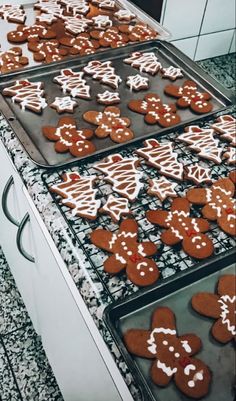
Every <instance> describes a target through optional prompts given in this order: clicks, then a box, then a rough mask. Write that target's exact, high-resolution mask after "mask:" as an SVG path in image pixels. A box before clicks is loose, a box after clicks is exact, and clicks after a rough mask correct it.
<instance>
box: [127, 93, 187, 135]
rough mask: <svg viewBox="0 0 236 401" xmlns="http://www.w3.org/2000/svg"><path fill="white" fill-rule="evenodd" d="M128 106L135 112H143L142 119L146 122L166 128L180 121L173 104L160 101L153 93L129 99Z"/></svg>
mask: <svg viewBox="0 0 236 401" xmlns="http://www.w3.org/2000/svg"><path fill="white" fill-rule="evenodd" d="M128 107H129V109H130V110H132V111H135V112H136V113H140V114H145V117H144V120H145V121H146V123H148V124H159V125H160V126H161V127H164V128H166V127H171V126H173V125H176V124H179V123H180V121H181V119H180V116H179V115H178V114H177V113H176V107H175V105H174V104H170V105H169V104H164V103H162V101H161V98H160V97H159V96H158V95H156V94H155V93H148V94H147V95H145V97H144V99H135V100H131V101H130V102H129V103H128Z"/></svg>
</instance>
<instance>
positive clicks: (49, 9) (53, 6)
mask: <svg viewBox="0 0 236 401" xmlns="http://www.w3.org/2000/svg"><path fill="white" fill-rule="evenodd" d="M61 3H62V1H61ZM34 8H35V9H38V10H40V11H41V12H42V13H47V14H48V15H53V16H54V17H57V18H61V17H62V15H63V12H64V9H63V8H62V7H61V5H60V4H58V1H56V0H38V1H37V3H35V4H34Z"/></svg>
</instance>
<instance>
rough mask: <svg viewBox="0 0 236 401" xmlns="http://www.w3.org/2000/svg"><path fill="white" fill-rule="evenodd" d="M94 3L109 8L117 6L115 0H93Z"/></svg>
mask: <svg viewBox="0 0 236 401" xmlns="http://www.w3.org/2000/svg"><path fill="white" fill-rule="evenodd" d="M92 3H93V4H96V5H97V6H98V7H99V8H108V9H113V8H115V1H114V0H92Z"/></svg>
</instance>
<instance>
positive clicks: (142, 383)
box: [103, 248, 236, 401]
mask: <svg viewBox="0 0 236 401" xmlns="http://www.w3.org/2000/svg"><path fill="white" fill-rule="evenodd" d="M235 256H236V250H235V248H233V249H230V250H228V251H226V252H225V253H224V254H221V255H215V257H214V258H213V259H211V260H210V261H208V260H206V261H203V262H202V263H200V264H199V265H198V267H194V266H192V267H190V268H188V269H187V271H186V270H184V271H182V272H180V273H177V274H174V275H173V276H170V277H168V278H166V279H163V280H162V281H161V282H160V283H159V284H156V285H155V286H154V285H153V286H151V287H148V288H147V289H146V288H144V289H143V290H142V289H141V290H140V291H139V292H138V293H133V294H131V295H129V296H127V297H126V298H125V299H121V300H118V301H115V302H113V303H112V304H110V305H108V306H106V308H105V309H104V311H103V320H104V322H105V324H106V327H107V329H108V330H109V332H110V334H111V336H112V338H113V340H114V341H115V344H116V346H117V347H118V349H119V351H120V353H121V355H122V357H123V358H124V361H125V363H126V365H127V367H128V369H129V370H130V372H131V374H132V376H133V378H134V382H135V385H136V386H137V387H138V388H139V390H140V392H141V394H142V397H143V398H142V401H157V400H158V399H156V398H154V396H153V394H152V392H151V390H150V388H149V386H148V384H147V382H146V380H145V378H144V377H143V375H142V372H141V371H140V370H139V368H138V367H137V366H136V364H134V361H133V358H132V355H131V354H130V353H129V352H128V350H127V348H126V347H125V345H124V343H123V341H122V339H121V336H120V335H119V332H120V330H119V328H118V327H117V325H116V324H117V323H118V321H119V319H121V318H122V316H124V315H122V314H121V315H120V314H119V313H118V317H116V319H115V321H114V322H113V320H112V314H113V313H116V311H117V310H118V311H119V310H120V308H121V307H122V306H124V305H126V304H130V303H131V306H132V305H133V304H134V303H135V302H138V305H137V306H136V310H137V309H139V308H140V307H144V306H147V305H149V304H151V303H152V302H154V300H155V299H153V300H152V301H151V302H147V303H144V304H142V300H143V299H145V298H146V297H147V295H149V293H154V294H155V293H156V291H158V289H161V292H162V293H163V294H160V296H159V297H158V298H157V299H156V300H157V301H160V300H161V299H162V298H163V297H164V296H166V295H170V296H171V293H174V292H175V291H177V290H178V291H179V290H182V289H184V288H187V287H188V286H189V285H190V284H194V283H197V282H198V281H200V280H201V279H203V278H206V277H209V276H211V275H212V274H214V273H216V272H220V271H221V270H223V269H225V268H227V267H229V266H230V265H231V264H233V265H234V268H235V269H236V259H235ZM222 262H223V265H222ZM195 276H197V278H196V280H194V279H193V281H192V282H191V283H184V281H185V280H186V279H189V278H190V280H191V278H192V277H193V278H194V277H195ZM182 282H183V283H182ZM176 283H177V284H178V283H180V286H179V287H178V288H177V289H175V290H173V291H171V292H168V287H169V286H174V285H175V284H176ZM165 288H167V293H166V294H165V293H164V292H165ZM134 310H135V308H133V309H132V308H131V311H130V312H129V313H132V312H133V311H134Z"/></svg>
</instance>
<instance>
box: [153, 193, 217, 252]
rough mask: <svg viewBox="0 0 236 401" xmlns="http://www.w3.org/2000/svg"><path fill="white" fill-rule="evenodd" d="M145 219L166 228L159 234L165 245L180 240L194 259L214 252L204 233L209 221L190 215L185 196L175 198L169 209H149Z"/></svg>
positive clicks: (171, 244)
mask: <svg viewBox="0 0 236 401" xmlns="http://www.w3.org/2000/svg"><path fill="white" fill-rule="evenodd" d="M147 219H148V220H149V221H150V222H151V223H153V224H158V225H159V226H160V227H164V228H166V229H167V230H166V231H164V232H163V233H162V235H161V240H162V242H163V243H164V244H166V245H170V246H173V245H176V244H178V243H179V242H181V241H182V246H183V250H184V251H185V252H186V253H187V254H188V255H190V256H192V257H193V258H196V259H204V258H207V257H208V256H210V255H211V254H212V253H213V252H214V246H213V243H212V240H211V239H210V238H209V237H208V236H207V235H205V234H203V233H204V232H206V231H207V230H209V228H210V227H209V223H208V221H207V220H205V219H202V218H192V217H190V203H189V201H188V200H187V199H185V198H175V199H174V200H173V203H172V206H171V210H170V211H169V212H168V211H166V210H149V211H148V212H147Z"/></svg>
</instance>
